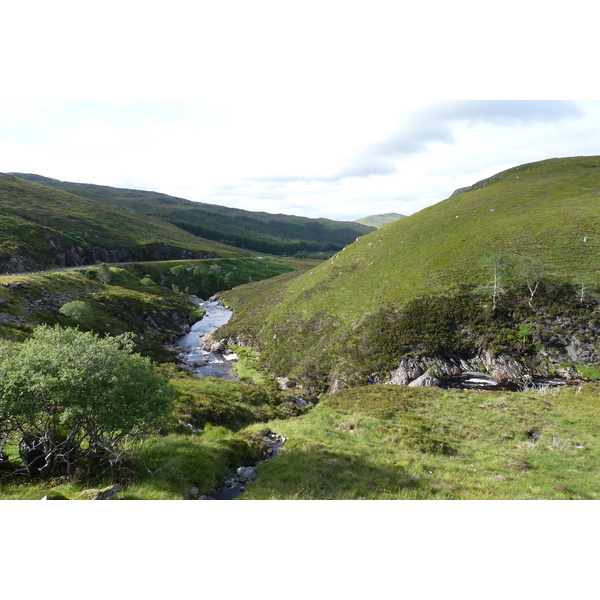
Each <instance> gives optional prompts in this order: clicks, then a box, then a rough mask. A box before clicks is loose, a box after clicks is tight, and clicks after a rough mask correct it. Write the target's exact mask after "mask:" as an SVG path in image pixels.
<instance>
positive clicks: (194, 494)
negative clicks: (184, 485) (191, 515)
mask: <svg viewBox="0 0 600 600" xmlns="http://www.w3.org/2000/svg"><path fill="white" fill-rule="evenodd" d="M189 494H190V496H191V497H192V498H197V497H198V496H199V495H200V490H199V489H198V488H197V487H193V486H192V487H191V488H190V490H189Z"/></svg>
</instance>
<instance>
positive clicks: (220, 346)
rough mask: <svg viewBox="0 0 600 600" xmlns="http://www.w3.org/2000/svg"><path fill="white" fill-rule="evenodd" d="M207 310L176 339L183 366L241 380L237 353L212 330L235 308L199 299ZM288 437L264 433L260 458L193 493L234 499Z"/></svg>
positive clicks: (205, 497) (198, 372)
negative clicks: (206, 489)
mask: <svg viewBox="0 0 600 600" xmlns="http://www.w3.org/2000/svg"><path fill="white" fill-rule="evenodd" d="M196 301H197V302H198V303H199V304H200V306H201V307H202V308H203V309H204V310H205V311H206V313H205V315H204V317H203V318H202V319H201V320H200V321H198V322H196V323H194V325H192V327H191V329H190V331H189V333H187V334H186V335H184V336H182V337H180V338H179V339H178V340H177V342H176V343H175V346H174V347H175V349H176V350H177V351H178V357H179V359H180V360H181V362H182V364H183V368H184V369H186V370H187V371H189V372H190V373H193V374H194V375H196V376H198V377H209V376H210V377H220V378H222V379H228V380H230V381H238V379H237V377H235V375H234V374H233V366H234V364H235V362H236V361H237V360H238V357H237V356H236V355H235V354H234V353H231V352H229V351H227V350H226V347H225V342H224V341H212V340H211V338H210V336H211V334H212V333H213V332H214V331H215V330H216V329H218V328H219V327H221V325H225V323H227V321H229V319H230V318H231V315H232V312H231V310H230V309H228V308H227V307H225V306H223V305H222V304H220V303H219V302H218V300H217V299H216V298H211V299H210V300H208V301H206V302H204V301H201V300H199V299H197V300H196ZM286 439H287V438H285V437H283V436H280V435H277V434H275V433H270V434H268V435H265V436H263V438H262V439H261V443H262V445H263V452H262V457H261V460H259V461H257V462H255V463H253V464H250V465H245V466H240V467H238V468H236V469H234V470H233V471H232V472H231V474H230V475H229V476H228V477H227V478H226V479H225V481H224V482H223V485H222V486H221V487H220V488H219V489H214V488H213V489H211V490H210V492H209V494H208V495H200V491H199V490H198V489H197V488H195V487H193V488H191V489H190V496H191V497H192V498H197V499H198V500H233V499H234V498H237V497H238V496H239V495H240V494H242V493H243V492H244V490H245V489H246V486H247V485H248V483H249V482H251V481H252V480H253V479H254V478H255V477H256V471H255V468H256V467H257V466H258V465H259V464H261V463H262V462H264V461H267V460H272V459H273V458H275V456H276V455H277V452H278V451H279V449H280V448H281V447H282V446H283V444H284V443H285V441H286Z"/></svg>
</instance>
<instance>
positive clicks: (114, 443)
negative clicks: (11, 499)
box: [0, 326, 173, 478]
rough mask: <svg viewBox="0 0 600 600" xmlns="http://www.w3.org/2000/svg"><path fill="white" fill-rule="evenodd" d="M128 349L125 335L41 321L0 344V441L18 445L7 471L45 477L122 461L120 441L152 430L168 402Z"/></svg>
mask: <svg viewBox="0 0 600 600" xmlns="http://www.w3.org/2000/svg"><path fill="white" fill-rule="evenodd" d="M132 350H133V341H132V336H131V335H130V334H124V335H120V336H116V337H111V336H106V337H104V338H100V337H99V336H97V335H94V334H92V333H89V332H81V331H79V330H77V329H71V328H61V327H48V326H40V327H38V328H36V330H35V331H34V333H33V336H32V337H31V339H29V340H27V341H26V342H24V343H23V344H21V345H14V344H8V343H6V342H4V343H2V344H1V345H0V423H1V424H2V425H1V427H2V431H1V438H0V441H1V442H2V445H3V446H4V448H6V449H9V448H10V447H11V446H12V447H16V448H18V455H19V457H20V460H16V461H15V469H14V471H15V472H19V471H21V472H26V473H27V474H28V475H29V476H39V477H45V478H48V477H53V476H57V475H67V474H69V473H71V472H73V471H74V470H76V469H78V470H79V471H80V472H84V473H86V474H91V473H94V474H97V473H98V472H102V471H107V470H116V469H118V468H121V467H124V466H125V458H126V457H127V453H126V452H125V448H126V446H125V442H126V441H130V440H131V439H132V438H135V437H137V436H140V435H142V434H143V433H148V432H149V431H151V430H152V429H153V428H155V427H156V426H157V425H158V424H159V423H160V420H161V418H162V417H164V416H165V415H166V414H168V412H169V411H170V409H171V407H172V403H173V392H172V390H171V388H170V385H169V383H168V381H167V380H166V379H164V378H163V377H161V376H160V375H159V374H158V373H157V372H156V370H155V369H154V367H153V365H152V364H151V362H150V360H149V359H147V358H144V357H142V356H140V355H139V354H135V353H133V352H132ZM0 450H2V448H0Z"/></svg>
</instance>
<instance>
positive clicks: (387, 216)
mask: <svg viewBox="0 0 600 600" xmlns="http://www.w3.org/2000/svg"><path fill="white" fill-rule="evenodd" d="M405 216H406V215H401V214H399V213H383V214H381V215H370V216H368V217H363V218H362V219H356V221H354V222H355V223H361V224H362V225H367V226H369V227H375V228H377V229H379V228H381V227H385V226H386V225H389V224H390V223H395V222H396V221H399V220H400V219H404V217H405Z"/></svg>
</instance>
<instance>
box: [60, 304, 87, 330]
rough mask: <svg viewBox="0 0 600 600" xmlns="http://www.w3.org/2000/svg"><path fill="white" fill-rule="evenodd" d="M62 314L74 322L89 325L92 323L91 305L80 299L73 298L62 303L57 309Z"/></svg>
mask: <svg viewBox="0 0 600 600" xmlns="http://www.w3.org/2000/svg"><path fill="white" fill-rule="evenodd" d="M58 312H60V313H61V314H62V315H65V316H66V317H69V318H71V319H73V321H75V322H76V323H79V324H81V325H84V326H85V327H91V326H92V325H93V323H94V313H93V312H92V307H91V306H90V305H89V304H88V303H87V302H83V301H82V300H73V302H67V303H66V304H63V305H62V306H61V307H60V309H59V311H58Z"/></svg>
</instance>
